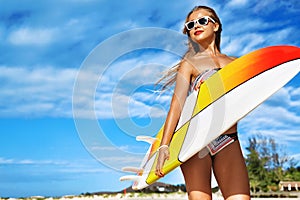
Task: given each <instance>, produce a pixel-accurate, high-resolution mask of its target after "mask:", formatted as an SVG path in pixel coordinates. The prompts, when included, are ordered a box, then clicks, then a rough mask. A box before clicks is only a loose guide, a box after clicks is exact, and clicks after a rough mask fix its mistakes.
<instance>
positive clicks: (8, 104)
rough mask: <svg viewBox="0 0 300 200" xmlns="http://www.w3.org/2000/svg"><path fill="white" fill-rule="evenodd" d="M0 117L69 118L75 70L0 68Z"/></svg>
mask: <svg viewBox="0 0 300 200" xmlns="http://www.w3.org/2000/svg"><path fill="white" fill-rule="evenodd" d="M0 70H1V74H0V82H1V83H2V84H1V86H0V88H1V91H0V97H1V98H0V105H1V117H16V116H27V117H28V116H32V117H41V116H53V117H54V116H56V117H70V116H72V115H71V112H70V110H71V99H72V90H73V84H74V79H75V76H76V73H77V70H74V69H57V68H53V67H44V68H35V69H27V68H22V67H5V66H1V67H0Z"/></svg>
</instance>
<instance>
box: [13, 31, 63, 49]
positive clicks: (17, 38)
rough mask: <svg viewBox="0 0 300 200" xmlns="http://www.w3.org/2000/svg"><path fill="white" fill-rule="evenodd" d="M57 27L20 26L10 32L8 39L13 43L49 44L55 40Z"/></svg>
mask: <svg viewBox="0 0 300 200" xmlns="http://www.w3.org/2000/svg"><path fill="white" fill-rule="evenodd" d="M56 32H57V31H56V30H55V29H41V28H39V29H33V28H20V29H18V30H15V31H13V32H11V33H10V35H9V36H8V41H9V42H10V43H11V44H13V45H34V46H35V45H47V44H51V43H52V42H54V41H55V38H56Z"/></svg>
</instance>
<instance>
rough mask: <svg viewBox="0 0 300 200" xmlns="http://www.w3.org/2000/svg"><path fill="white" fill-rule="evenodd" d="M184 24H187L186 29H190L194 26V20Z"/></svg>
mask: <svg viewBox="0 0 300 200" xmlns="http://www.w3.org/2000/svg"><path fill="white" fill-rule="evenodd" d="M186 26H187V29H188V30H191V29H193V28H194V22H189V23H187V24H186Z"/></svg>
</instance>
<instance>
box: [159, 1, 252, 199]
mask: <svg viewBox="0 0 300 200" xmlns="http://www.w3.org/2000/svg"><path fill="white" fill-rule="evenodd" d="M221 32H222V24H221V22H220V19H219V17H218V16H217V14H216V13H215V11H214V10H213V9H212V8H209V7H206V6H196V7H195V8H194V9H193V10H192V11H191V12H190V13H189V14H188V15H187V18H186V23H185V27H184V30H183V33H185V34H187V35H188V39H189V48H188V51H187V53H186V54H185V55H184V57H183V59H182V60H181V62H180V63H179V64H178V65H176V66H175V67H174V68H173V69H171V70H170V73H169V74H167V75H166V77H171V75H170V74H172V73H173V75H174V76H172V77H171V78H169V80H168V82H167V83H166V85H165V86H168V85H170V84H172V83H173V82H176V85H175V89H174V94H173V97H172V101H171V106H170V110H169V113H168V115H167V119H166V122H165V127H164V134H163V138H162V141H161V145H160V148H159V157H158V163H157V166H156V172H155V173H156V175H157V176H160V177H162V176H164V172H163V171H162V167H163V164H164V162H165V160H166V159H168V158H169V148H168V145H169V143H170V140H171V138H172V134H173V132H174V130H175V128H176V125H177V122H178V120H179V117H180V114H181V110H182V108H183V104H184V102H185V99H186V97H187V95H188V93H189V91H190V89H195V90H197V89H199V87H200V84H201V80H199V79H202V81H203V79H205V77H207V74H211V72H214V71H217V70H218V69H220V68H222V67H224V66H225V65H227V64H228V63H230V62H232V61H233V60H234V58H232V57H229V56H227V55H224V54H221V52H220V41H221ZM166 77H163V78H166ZM191 85H192V87H191ZM236 133H237V124H235V125H234V126H232V127H231V128H230V129H228V130H227V131H226V132H225V133H224V134H223V135H222V136H221V137H225V139H228V141H230V142H231V143H230V142H228V144H227V146H221V149H222V150H221V151H218V152H214V153H215V154H214V155H213V153H212V152H213V150H214V149H213V148H214V147H211V148H212V151H211V153H204V154H203V152H200V153H201V155H200V153H199V154H196V155H194V156H193V157H192V158H190V159H189V160H188V161H186V162H185V163H183V164H182V165H181V170H182V173H183V175H184V179H185V183H186V188H187V192H188V197H189V199H211V198H212V191H211V173H212V172H211V169H213V171H214V175H215V177H216V180H217V182H218V185H219V187H220V189H221V192H222V194H223V196H224V198H225V199H230V200H231V199H250V189H249V180H248V174H247V169H246V165H245V162H244V158H243V155H242V152H241V148H240V144H239V141H238V139H237V134H236ZM213 144H216V145H220V144H218V140H216V141H215V142H214V143H213ZM218 147H220V146H217V148H218Z"/></svg>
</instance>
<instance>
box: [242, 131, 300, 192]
mask: <svg viewBox="0 0 300 200" xmlns="http://www.w3.org/2000/svg"><path fill="white" fill-rule="evenodd" d="M246 150H247V151H248V154H247V157H246V159H245V160H246V164H247V169H248V174H249V179H250V186H251V190H252V192H258V191H265V192H266V191H268V190H271V189H272V190H275V189H278V188H277V187H278V184H279V182H280V181H281V180H284V179H286V178H287V177H291V176H292V175H291V174H292V173H294V175H297V173H296V171H297V170H295V168H292V167H290V168H289V170H290V172H288V170H285V168H284V167H285V166H288V163H290V165H291V163H293V162H292V161H293V159H292V158H290V157H289V156H287V154H286V153H285V152H284V151H283V150H282V149H281V148H280V146H279V145H278V144H277V143H276V142H275V140H274V139H273V138H267V137H264V136H262V135H255V136H252V137H250V138H249V139H248V146H247V147H246ZM293 165H295V166H296V164H295V163H293ZM291 166H292V165H291ZM299 175H300V173H299Z"/></svg>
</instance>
